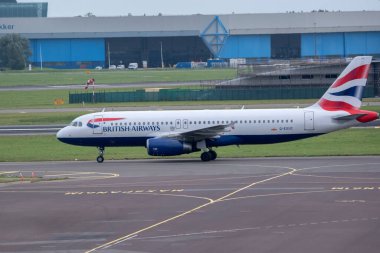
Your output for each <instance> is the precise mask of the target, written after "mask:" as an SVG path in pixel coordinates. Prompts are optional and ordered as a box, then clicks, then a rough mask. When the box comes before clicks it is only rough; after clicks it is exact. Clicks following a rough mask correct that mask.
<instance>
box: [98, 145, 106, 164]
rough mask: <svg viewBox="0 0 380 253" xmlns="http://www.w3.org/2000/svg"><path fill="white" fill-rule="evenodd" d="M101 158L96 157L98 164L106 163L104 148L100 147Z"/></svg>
mask: <svg viewBox="0 0 380 253" xmlns="http://www.w3.org/2000/svg"><path fill="white" fill-rule="evenodd" d="M98 150H99V156H98V157H96V161H97V162H98V163H102V162H103V161H104V147H98Z"/></svg>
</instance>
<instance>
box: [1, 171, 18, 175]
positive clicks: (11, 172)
mask: <svg viewBox="0 0 380 253" xmlns="http://www.w3.org/2000/svg"><path fill="white" fill-rule="evenodd" d="M15 173H20V171H0V175H4V174H15Z"/></svg>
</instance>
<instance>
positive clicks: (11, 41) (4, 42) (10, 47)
mask: <svg viewBox="0 0 380 253" xmlns="http://www.w3.org/2000/svg"><path fill="white" fill-rule="evenodd" d="M31 55H32V52H31V51H30V48H29V40H28V39H26V38H23V37H21V36H20V35H18V34H6V35H4V36H2V37H0V68H1V69H14V70H21V69H25V68H26V66H27V64H28V57H29V56H31Z"/></svg>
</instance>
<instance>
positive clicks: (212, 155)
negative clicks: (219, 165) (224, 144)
mask: <svg viewBox="0 0 380 253" xmlns="http://www.w3.org/2000/svg"><path fill="white" fill-rule="evenodd" d="M217 156H218V154H217V153H216V152H215V151H214V150H211V149H210V150H209V151H205V152H203V153H202V154H201V160H202V161H203V162H208V161H213V160H215V159H216V157H217Z"/></svg>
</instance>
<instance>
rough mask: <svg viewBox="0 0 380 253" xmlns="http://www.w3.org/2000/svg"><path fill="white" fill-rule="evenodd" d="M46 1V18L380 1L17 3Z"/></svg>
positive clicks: (365, 5) (373, 4)
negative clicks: (91, 14) (89, 13)
mask: <svg viewBox="0 0 380 253" xmlns="http://www.w3.org/2000/svg"><path fill="white" fill-rule="evenodd" d="M18 2H48V3H49V10H48V16H49V17H73V16H78V15H85V14H86V13H88V12H91V13H93V14H95V15H96V16H126V15H128V13H131V14H132V15H135V16H140V15H144V14H146V15H157V14H158V13H162V14H163V15H187V14H229V13H233V12H234V13H277V12H282V13H283V12H287V11H296V12H300V11H304V12H309V11H312V10H318V9H327V10H329V11H338V10H340V11H362V10H380V0H18ZM379 18H380V17H379Z"/></svg>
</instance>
